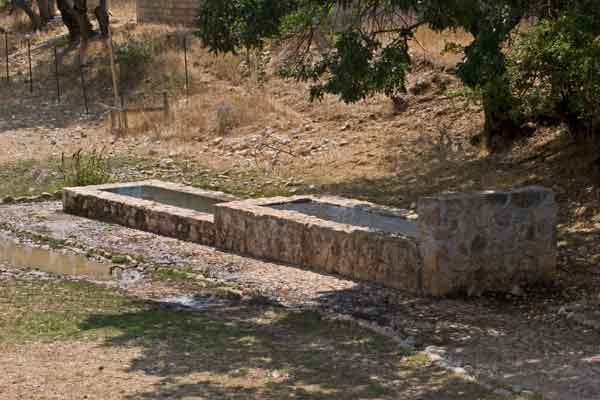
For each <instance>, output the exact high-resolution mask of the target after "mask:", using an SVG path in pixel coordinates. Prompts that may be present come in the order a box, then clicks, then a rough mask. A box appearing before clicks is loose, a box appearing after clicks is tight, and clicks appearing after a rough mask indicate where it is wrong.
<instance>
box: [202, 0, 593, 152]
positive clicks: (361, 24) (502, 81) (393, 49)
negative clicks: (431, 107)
mask: <svg viewBox="0 0 600 400" xmlns="http://www.w3.org/2000/svg"><path fill="white" fill-rule="evenodd" d="M275 3H276V4H277V5H274V4H273V1H272V0H237V1H229V2H223V1H220V0H204V1H203V2H202V6H201V10H200V15H201V17H200V20H199V24H200V25H199V31H198V35H199V36H200V37H201V38H202V39H203V41H204V44H205V45H206V46H208V47H209V48H211V49H212V50H213V51H216V52H235V51H236V50H237V49H238V48H242V47H246V48H256V47H261V46H263V44H264V42H263V41H264V40H265V39H272V38H277V39H281V40H285V41H287V42H288V43H289V44H290V47H291V48H293V49H295V54H294V55H293V56H292V57H290V60H289V61H288V62H287V63H286V65H285V67H284V70H283V74H284V76H286V77H291V78H295V79H298V80H301V81H306V82H310V83H311V84H312V86H311V97H312V98H313V99H320V98H322V97H323V96H324V95H325V94H328V93H329V94H334V95H338V96H340V97H341V99H343V100H344V101H346V102H356V101H359V100H361V99H364V98H365V97H367V96H370V95H373V94H375V93H384V94H386V95H388V96H389V97H392V98H394V97H396V96H398V95H399V94H400V93H402V92H403V91H404V84H405V80H406V74H407V71H408V69H409V68H410V62H411V60H410V57H409V54H408V44H407V43H408V41H409V39H410V38H411V37H412V35H413V33H414V31H415V30H416V29H417V28H418V27H419V26H422V25H427V26H429V27H431V28H432V29H433V30H435V31H438V32H442V31H444V30H446V29H463V30H465V31H467V32H469V33H471V34H472V35H473V38H474V40H473V42H472V43H470V44H469V45H467V46H464V47H461V46H456V45H455V46H449V47H448V48H447V50H450V51H454V52H460V54H462V55H463V60H462V62H460V63H459V65H458V76H459V77H460V78H461V80H462V81H463V83H464V84H465V86H466V87H467V88H468V89H469V90H470V92H471V93H476V94H477V95H478V96H479V97H480V98H481V104H482V106H483V109H484V112H485V117H486V118H485V121H486V132H488V135H489V137H491V136H492V135H493V134H503V135H504V134H505V133H506V132H511V133H512V132H514V131H516V130H518V128H519V126H520V124H521V122H522V121H523V114H522V113H521V111H522V108H521V107H520V99H519V98H518V97H517V96H515V93H514V91H513V88H514V85H513V82H512V81H511V80H512V75H511V74H510V73H509V72H510V71H509V62H508V61H507V58H506V55H505V52H506V51H505V50H506V47H507V45H510V44H511V42H512V38H513V34H514V32H515V29H516V28H517V27H518V26H519V24H520V23H521V22H522V21H523V20H524V19H525V18H527V17H531V16H537V17H539V18H541V19H542V20H543V21H556V23H558V26H555V27H552V28H551V27H546V28H541V31H540V32H545V33H538V34H537V35H538V38H537V39H532V40H533V41H532V42H530V43H529V44H527V42H524V43H525V47H529V49H530V50H529V51H525V53H527V52H529V53H530V55H531V57H524V58H526V59H527V60H528V64H529V65H530V66H531V67H532V68H537V69H548V68H547V67H550V64H547V65H546V66H540V65H538V64H539V63H536V62H534V60H535V58H536V57H535V53H536V52H537V53H540V50H541V49H540V46H542V47H543V46H545V45H544V41H545V40H546V39H544V36H548V35H556V37H553V38H551V39H552V40H550V42H552V41H553V40H560V41H562V43H555V45H556V46H557V47H558V49H555V50H549V49H547V48H545V49H544V50H543V52H546V51H548V53H547V54H545V55H547V56H549V58H548V60H550V59H552V57H553V56H555V53H556V52H557V51H559V52H561V53H562V54H561V55H562V56H565V57H568V58H569V59H571V58H572V60H574V61H573V62H571V61H569V65H570V66H567V65H565V64H564V63H563V64H562V65H561V67H560V68H556V70H555V71H554V72H553V73H552V74H551V75H553V76H554V78H556V80H558V81H560V82H563V83H562V84H561V85H556V84H553V85H551V86H552V87H553V88H554V89H553V90H556V89H559V92H560V93H562V94H564V93H565V92H566V93H567V94H568V97H569V100H568V102H569V103H571V104H570V105H569V109H571V110H577V111H576V112H578V113H582V112H584V111H582V110H586V111H585V113H587V112H589V110H591V109H593V107H594V106H595V104H593V101H592V98H594V99H595V98H597V97H598V96H596V94H597V93H596V88H595V87H590V85H585V89H577V90H576V89H575V87H577V83H576V82H577V79H576V82H575V84H573V82H572V83H569V84H567V86H569V87H567V88H565V87H564V85H565V83H564V82H566V81H564V79H567V81H568V79H571V78H573V77H575V76H577V77H579V80H581V79H583V77H584V76H585V77H588V78H589V77H590V76H591V75H593V74H595V68H596V67H595V64H594V62H593V57H595V51H596V50H594V49H592V48H593V47H595V46H597V45H596V44H594V43H597V42H598V40H597V39H596V36H597V33H596V31H594V30H593V29H592V30H589V31H588V34H586V33H582V32H579V33H578V32H575V30H576V27H577V24H580V23H581V24H583V26H584V27H586V26H588V27H589V26H591V25H593V24H594V21H598V20H599V18H598V16H599V13H596V12H591V13H590V14H589V15H594V17H589V16H588V18H587V19H577V22H576V23H573V22H571V23H570V24H566V25H569V26H571V28H570V29H567V31H564V30H562V31H561V32H558V31H557V29H559V30H560V29H563V28H564V27H565V23H564V22H560V18H559V17H558V16H561V15H563V14H564V13H565V12H568V11H569V10H582V11H585V10H589V9H594V10H598V9H599V8H600V3H599V2H598V1H596V0H550V1H548V0H383V1H382V0H365V1H360V2H358V1H353V0H286V1H280V2H275ZM403 15H411V16H414V19H411V22H410V23H408V22H406V21H405V19H404V18H402V16H403ZM561 18H562V17H561ZM413 22H414V23H413ZM596 23H597V22H596ZM542 26H543V25H542ZM560 26H562V27H563V28H559V27H560ZM544 29H545V31H544ZM584 31H585V30H584ZM594 35H596V36H594ZM561 37H563V39H560V38H561ZM564 37H566V39H564ZM318 42H319V43H318ZM583 42H585V43H591V44H589V45H586V47H587V48H588V49H587V50H585V51H584V53H585V54H584V55H582V54H580V53H577V54H573V55H571V54H569V53H570V51H571V50H569V49H565V48H564V47H565V43H569V44H568V45H567V47H569V48H571V49H572V50H575V49H576V48H577V47H578V46H576V44H577V43H583ZM317 43H318V44H319V46H315V44H317ZM323 43H326V45H325V46H322V44H323ZM536 43H537V45H538V46H537V48H536V49H534V48H533V47H535V44H536ZM572 45H574V46H572ZM317 47H318V48H317ZM541 62H543V60H542V61H541ZM575 63H579V64H581V65H580V67H579V68H578V70H577V71H573V70H572V68H571V67H572V66H574V64H575ZM524 65H525V64H524ZM527 68H530V67H527ZM559 69H560V71H559ZM565 74H566V75H568V76H567V77H565ZM532 76H533V75H532ZM527 80H528V78H527V76H522V77H521V78H520V81H522V82H525V85H526V84H527ZM517 86H519V85H517ZM530 86H531V85H530ZM533 86H535V85H533ZM560 86H563V87H562V88H560ZM570 86H572V87H570ZM566 89H568V90H566ZM581 91H584V92H585V93H577V92H581ZM534 94H535V93H534V92H532V96H533V95H534ZM542 94H543V92H542V91H537V95H538V96H541V95H542ZM562 94H561V95H562ZM573 94H575V96H573ZM551 95H552V96H555V95H556V94H555V93H551ZM563 97H564V96H563ZM489 142H490V143H491V141H489Z"/></svg>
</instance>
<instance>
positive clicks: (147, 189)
mask: <svg viewBox="0 0 600 400" xmlns="http://www.w3.org/2000/svg"><path fill="white" fill-rule="evenodd" d="M106 191H107V192H111V193H116V194H120V195H122V196H129V197H134V198H136V199H143V200H150V201H155V202H157V203H161V204H166V205H169V206H174V207H179V208H186V209H189V210H194V211H199V212H203V213H207V214H214V212H215V209H214V205H215V204H217V203H222V202H223V201H222V200H217V199H211V198H208V197H202V196H196V195H194V194H190V193H185V192H177V191H175V190H168V189H163V188H160V187H156V186H130V187H124V188H117V189H108V190H106Z"/></svg>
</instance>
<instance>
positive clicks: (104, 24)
mask: <svg viewBox="0 0 600 400" xmlns="http://www.w3.org/2000/svg"><path fill="white" fill-rule="evenodd" d="M94 14H95V15H96V18H97V19H98V24H99V25H100V32H101V33H102V37H104V38H107V37H108V28H109V25H110V14H109V12H108V2H107V0H100V4H99V5H98V7H96V9H95V10H94Z"/></svg>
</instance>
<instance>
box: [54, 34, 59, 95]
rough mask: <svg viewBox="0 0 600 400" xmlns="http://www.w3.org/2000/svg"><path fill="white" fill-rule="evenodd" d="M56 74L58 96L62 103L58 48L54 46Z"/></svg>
mask: <svg viewBox="0 0 600 400" xmlns="http://www.w3.org/2000/svg"><path fill="white" fill-rule="evenodd" d="M54 76H55V78H56V97H57V99H58V102H59V103H60V78H59V76H58V49H57V47H56V46H54Z"/></svg>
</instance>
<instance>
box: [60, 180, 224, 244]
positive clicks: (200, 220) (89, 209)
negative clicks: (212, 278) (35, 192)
mask: <svg viewBox="0 0 600 400" xmlns="http://www.w3.org/2000/svg"><path fill="white" fill-rule="evenodd" d="M131 186H154V187H159V188H162V189H166V190H173V191H179V192H184V193H189V194H192V195H196V196H199V197H206V198H212V199H217V200H222V201H224V202H226V201H232V200H235V197H233V196H229V195H226V194H224V193H221V192H213V191H207V190H201V189H195V188H191V187H189V186H183V185H178V184H173V183H166V182H161V181H144V182H135V183H124V184H108V185H98V186H87V187H78V188H65V189H64V191H63V209H64V211H65V212H67V213H69V214H74V215H79V216H81V217H86V218H93V219H97V220H100V221H106V222H113V223H117V224H119V225H124V226H127V227H130V228H134V229H140V230H144V231H148V232H153V233H156V234H159V235H163V236H169V237H174V238H177V239H182V240H186V241H190V242H195V243H200V244H205V245H210V246H212V245H214V239H215V227H214V218H213V215H212V214H207V213H202V212H198V211H194V210H188V209H184V208H179V207H173V206H169V205H165V204H159V203H156V202H153V201H148V200H143V199H137V198H134V197H128V196H122V195H119V194H116V193H111V192H107V191H106V190H111V189H117V188H125V187H131Z"/></svg>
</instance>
